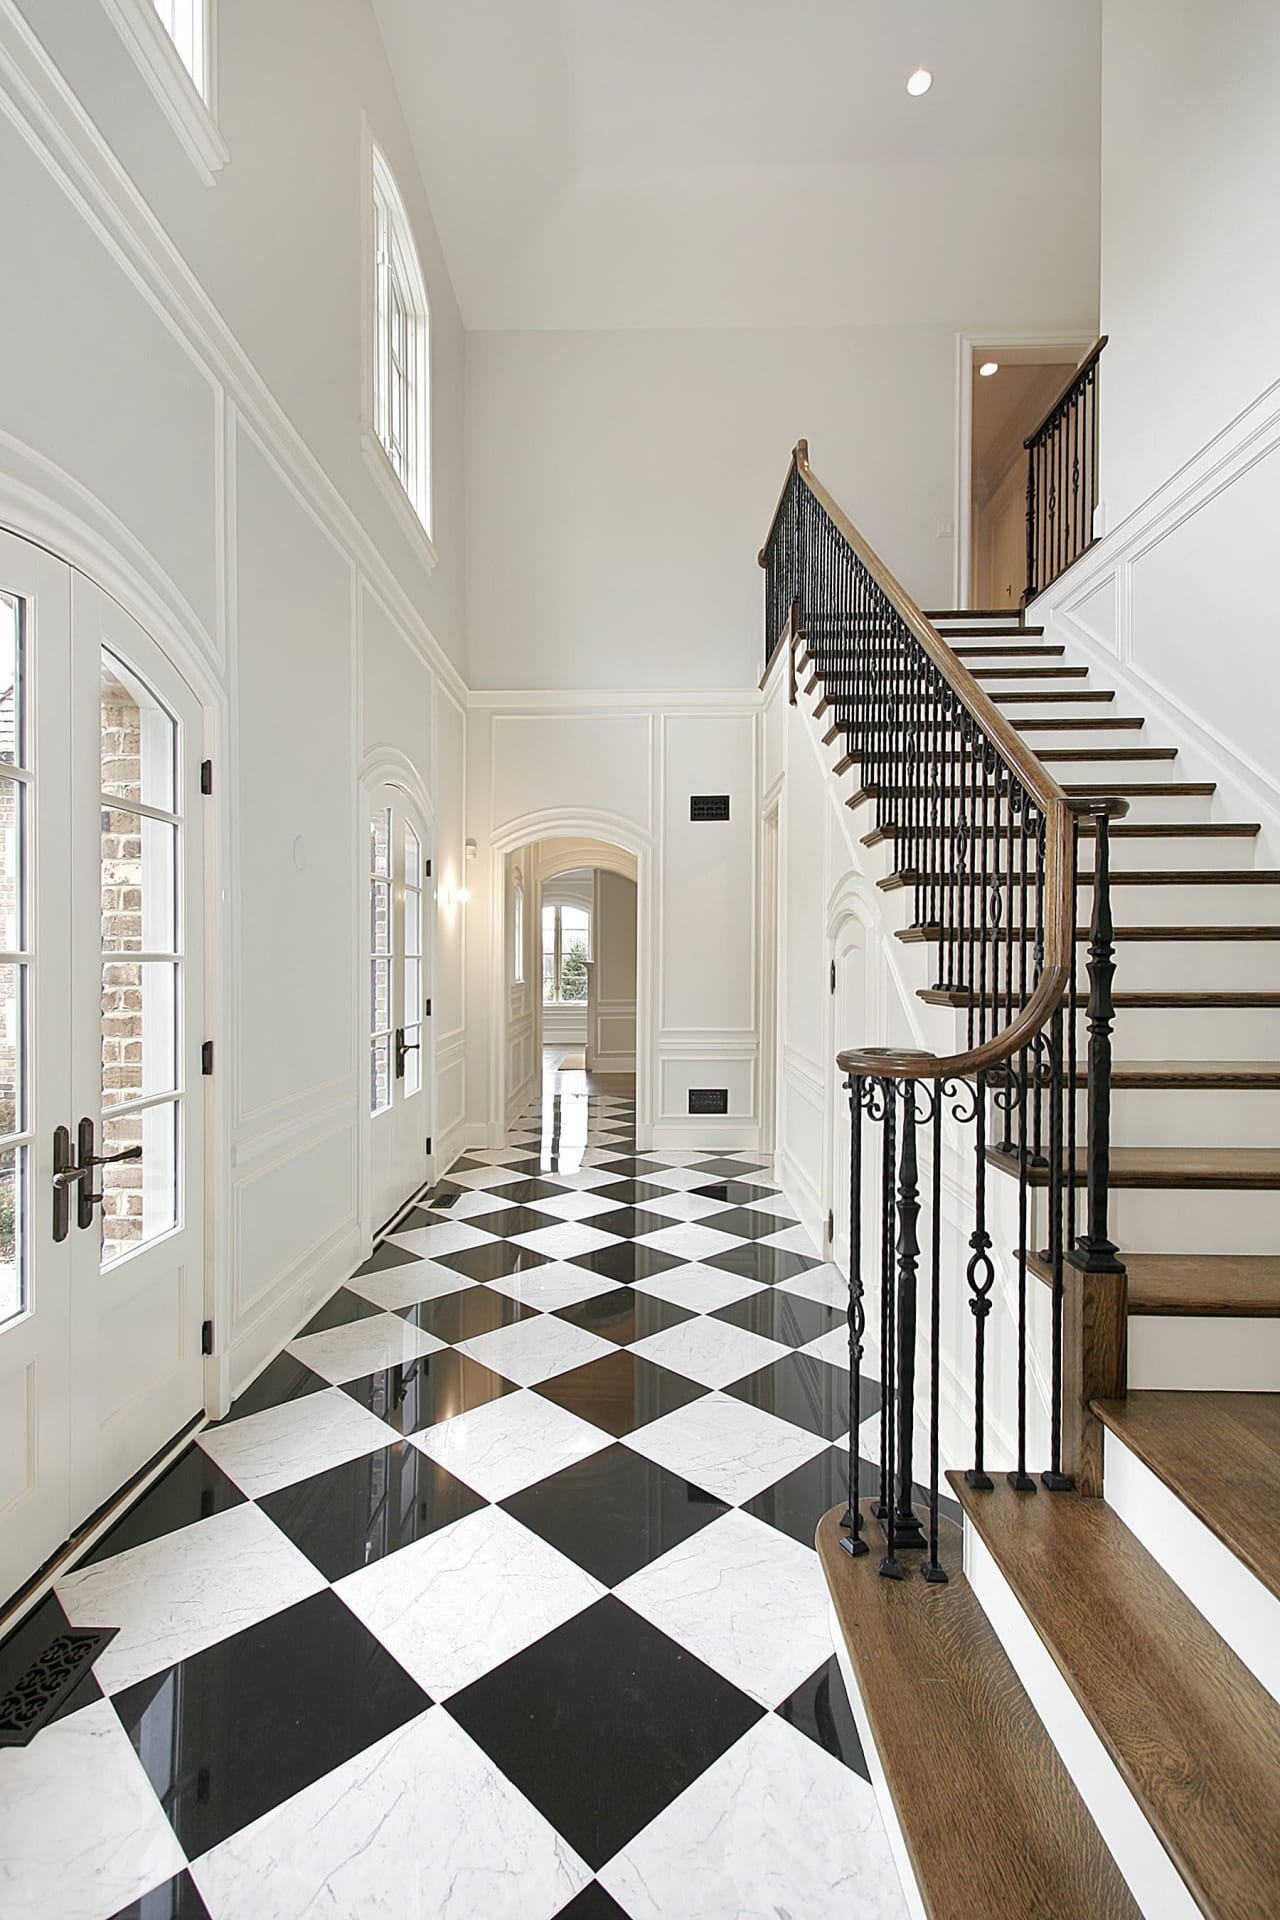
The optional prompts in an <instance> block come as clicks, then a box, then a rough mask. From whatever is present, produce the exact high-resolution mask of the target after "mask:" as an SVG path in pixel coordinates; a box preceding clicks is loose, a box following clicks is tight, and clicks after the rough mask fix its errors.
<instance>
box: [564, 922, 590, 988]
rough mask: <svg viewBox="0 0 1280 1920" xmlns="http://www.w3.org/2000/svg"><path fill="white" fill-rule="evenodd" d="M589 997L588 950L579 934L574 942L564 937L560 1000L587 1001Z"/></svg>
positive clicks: (566, 935) (566, 936)
mask: <svg viewBox="0 0 1280 1920" xmlns="http://www.w3.org/2000/svg"><path fill="white" fill-rule="evenodd" d="M586 997H587V949H586V947H585V945H584V944H583V940H582V936H581V935H580V934H579V935H578V936H577V937H576V938H575V939H573V940H572V941H571V940H570V938H569V935H568V933H567V932H566V933H565V934H564V936H563V942H562V948H561V957H560V998H561V999H562V1000H574V1001H579V1000H585V999H586Z"/></svg>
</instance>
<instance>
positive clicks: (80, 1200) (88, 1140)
mask: <svg viewBox="0 0 1280 1920" xmlns="http://www.w3.org/2000/svg"><path fill="white" fill-rule="evenodd" d="M94 1135H95V1128H94V1124H93V1121H92V1120H82V1121H81V1122H80V1127H79V1137H78V1141H77V1144H78V1146H79V1149H80V1164H79V1165H78V1166H77V1167H76V1168H75V1178H76V1180H78V1181H79V1182H80V1192H79V1194H78V1195H77V1198H76V1224H77V1226H81V1227H89V1226H92V1225H93V1210H94V1208H95V1207H100V1206H101V1205H102V1201H103V1195H102V1194H101V1193H95V1192H94V1191H93V1182H92V1179H91V1178H90V1175H91V1174H92V1172H93V1169H94V1168H95V1167H114V1166H115V1165H116V1163H117V1162H118V1161H120V1160H141V1158H142V1148H141V1147H126V1148H125V1149H124V1151H123V1153H95V1152H94V1150H93V1149H94ZM67 1171H68V1173H70V1172H71V1169H70V1168H68V1169H67ZM70 1184H71V1183H70V1182H68V1185H70Z"/></svg>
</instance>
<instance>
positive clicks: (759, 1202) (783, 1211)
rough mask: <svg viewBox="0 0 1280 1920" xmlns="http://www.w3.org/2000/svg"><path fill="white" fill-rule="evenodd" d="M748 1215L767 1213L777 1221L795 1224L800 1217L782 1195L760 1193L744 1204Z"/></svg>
mask: <svg viewBox="0 0 1280 1920" xmlns="http://www.w3.org/2000/svg"><path fill="white" fill-rule="evenodd" d="M745 1204H746V1208H747V1211H748V1213H768V1214H771V1215H773V1216H774V1217H775V1218H776V1219H778V1220H790V1221H792V1222H797V1221H798V1220H799V1218H800V1215H799V1214H798V1213H797V1212H796V1210H795V1208H794V1206H793V1205H792V1204H791V1202H790V1200H788V1199H787V1197H786V1195H785V1194H784V1193H762V1194H760V1195H758V1197H757V1198H756V1199H754V1200H748V1201H747V1202H746V1203H745Z"/></svg>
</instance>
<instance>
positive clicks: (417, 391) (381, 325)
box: [370, 147, 431, 537]
mask: <svg viewBox="0 0 1280 1920" xmlns="http://www.w3.org/2000/svg"><path fill="white" fill-rule="evenodd" d="M430 328H431V313H430V309H429V307H428V305H427V289H426V283H425V282H424V280H423V278H422V268H421V266H420V265H419V263H418V255H417V251H416V249H415V247H414V244H413V234H412V232H411V231H410V227H409V217H408V215H407V214H406V212H405V210H404V202H403V200H402V199H401V198H400V192H399V189H398V188H397V186H396V183H395V180H394V178H393V177H392V173H391V169H390V167H388V165H387V163H386V160H385V159H384V157H383V155H382V154H381V153H380V152H379V151H378V149H377V148H376V147H375V148H374V149H373V352H372V354H371V356H370V357H371V361H372V379H373V395H372V401H373V431H374V435H375V437H376V441H377V445H378V446H379V447H380V448H381V450H382V453H383V454H384V455H385V456H386V460H387V461H388V462H389V464H390V467H391V471H392V473H393V474H394V476H395V478H396V480H398V481H399V483H400V487H401V489H402V490H403V493H404V496H405V498H406V499H407V500H408V502H409V505H410V506H411V507H412V508H413V511H414V513H415V514H416V516H417V518H418V520H419V521H420V522H421V524H422V527H423V528H424V529H425V531H426V533H427V535H428V537H429V536H430V533H431V415H430V384H431V352H430Z"/></svg>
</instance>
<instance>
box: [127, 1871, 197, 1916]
mask: <svg viewBox="0 0 1280 1920" xmlns="http://www.w3.org/2000/svg"><path fill="white" fill-rule="evenodd" d="M111 1920H209V1909H208V1907H206V1905H205V1903H204V1901H203V1900H202V1899H201V1898H200V1892H199V1889H198V1887H197V1886H196V1883H195V1881H194V1880H193V1879H192V1878H191V1875H190V1874H189V1873H180V1874H178V1875H177V1877H176V1879H173V1880H166V1881H165V1883H164V1885H163V1886H162V1887H153V1888H152V1889H151V1891H150V1893H144V1894H143V1896H142V1898H141V1899H140V1900H131V1901H130V1902H129V1905H128V1906H127V1907H121V1908H120V1911H119V1912H118V1913H114V1914H112V1916H111Z"/></svg>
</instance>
